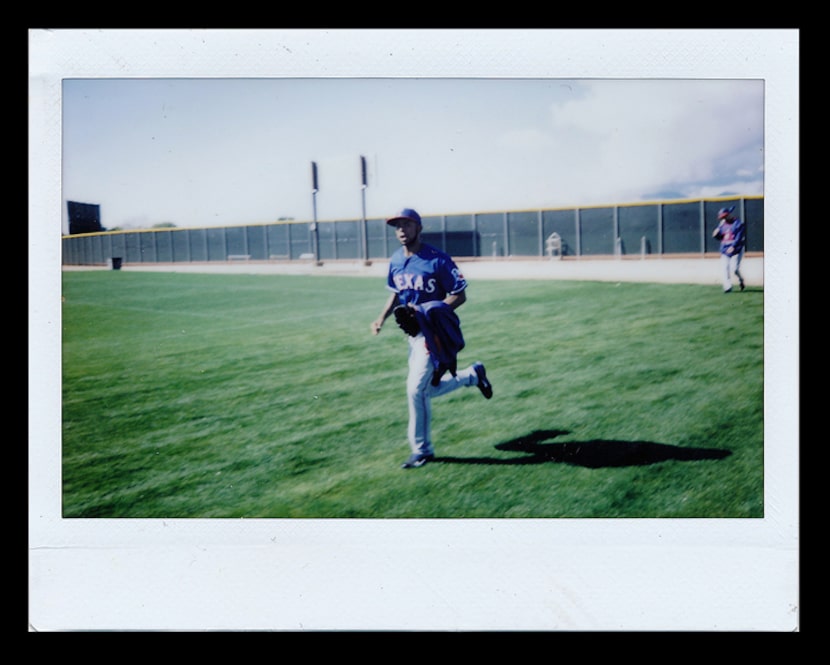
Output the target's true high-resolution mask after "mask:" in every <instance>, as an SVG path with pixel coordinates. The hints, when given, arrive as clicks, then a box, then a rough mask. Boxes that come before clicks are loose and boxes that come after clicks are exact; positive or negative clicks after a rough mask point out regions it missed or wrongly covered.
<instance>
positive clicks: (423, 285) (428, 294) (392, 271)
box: [386, 245, 467, 305]
mask: <svg viewBox="0 0 830 665" xmlns="http://www.w3.org/2000/svg"><path fill="white" fill-rule="evenodd" d="M386 285H387V287H388V288H389V289H390V290H391V291H394V292H395V293H397V294H398V300H399V301H400V303H401V304H402V305H410V304H411V305H420V304H423V303H426V302H431V301H433V300H443V299H444V298H446V297H447V295H455V294H457V293H461V292H462V291H463V290H464V289H466V288H467V280H465V279H464V275H462V274H461V271H460V270H459V269H458V266H457V265H456V264H455V262H454V261H453V260H452V258H451V257H450V256H449V255H448V254H445V253H444V252H442V251H440V250H438V249H436V248H435V247H432V246H431V245H421V249H420V250H419V251H418V253H417V254H413V255H412V256H406V255H405V254H404V250H403V247H400V248H398V249H397V250H396V251H395V253H394V254H392V257H391V258H390V259H389V276H388V277H387V281H386Z"/></svg>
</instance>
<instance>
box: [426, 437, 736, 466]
mask: <svg viewBox="0 0 830 665" xmlns="http://www.w3.org/2000/svg"><path fill="white" fill-rule="evenodd" d="M563 434H568V432H567V431H563V430H536V431H534V432H531V433H530V434H528V435H526V436H521V437H519V438H517V439H512V440H511V441H505V442H504V443H499V444H496V446H495V448H496V450H503V451H509V452H518V453H525V456H523V457H512V458H508V459H502V458H498V457H436V458H435V462H443V463H445V464H510V465H516V464H545V463H547V462H553V463H560V464H571V465H574V466H583V467H586V468H589V469H600V468H606V467H620V466H645V465H648V464H657V463H658V462H666V461H670V460H672V461H682V462H693V461H699V460H717V459H723V458H724V457H728V456H729V455H731V454H732V453H731V451H729V450H721V449H717V448H686V447H682V446H672V445H668V444H665V443H653V442H651V441H613V440H612V441H607V440H601V439H592V440H590V441H569V442H567V443H544V442H546V441H549V440H550V439H555V438H556V437H558V436H562V435H563Z"/></svg>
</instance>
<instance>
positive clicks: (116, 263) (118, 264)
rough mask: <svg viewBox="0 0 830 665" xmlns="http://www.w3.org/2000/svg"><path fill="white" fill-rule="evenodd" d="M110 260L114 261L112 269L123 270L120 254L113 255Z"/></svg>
mask: <svg viewBox="0 0 830 665" xmlns="http://www.w3.org/2000/svg"><path fill="white" fill-rule="evenodd" d="M110 262H111V263H112V269H113V270H121V257H120V256H113V257H112V259H110Z"/></svg>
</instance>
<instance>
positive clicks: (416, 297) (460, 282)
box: [371, 208, 493, 469]
mask: <svg viewBox="0 0 830 665" xmlns="http://www.w3.org/2000/svg"><path fill="white" fill-rule="evenodd" d="M386 223H387V224H389V225H391V226H394V227H395V235H396V237H397V238H398V241H399V242H400V244H401V246H400V247H399V248H398V249H396V250H395V252H394V253H393V255H392V257H391V258H390V260H389V273H388V276H387V283H386V286H387V288H388V289H389V290H390V291H392V294H391V295H390V296H389V300H387V302H386V305H385V306H384V308H383V310H382V311H381V313H380V316H378V318H377V319H375V320H374V321H373V322H372V324H371V331H372V334H374V335H377V334H379V333H380V331H381V328H382V327H383V324H384V322H385V321H386V319H388V318H389V317H390V316H393V315H394V318H395V320H396V323H397V324H398V326H399V327H400V328H401V329H402V330H403V331H404V332H406V333H407V339H408V341H409V373H408V376H407V380H406V396H407V401H408V405H409V426H408V430H407V436H408V439H409V447H410V452H411V454H410V456H409V458H408V459H407V460H406V461H405V462H404V463H403V465H402V468H404V469H417V468H419V467H421V466H423V465H424V464H426V463H427V462H431V461H432V460H434V459H435V449H434V446H433V442H432V438H431V432H430V428H431V421H432V399H433V398H434V397H439V396H441V395H446V394H448V393H450V392H452V391H454V390H457V389H458V388H462V387H469V386H478V389H479V390H480V391H481V393H482V394H483V395H484V397H486V398H487V399H490V398H491V397H492V396H493V387H492V385H491V384H490V381H489V380H488V378H487V373H486V371H485V369H484V365H483V364H482V363H480V362H476V363H473V364H472V365H470V366H469V367H467V368H465V369H462V370H457V368H456V363H455V357H456V354H457V353H458V351H460V350H461V349H463V348H464V339H463V335H462V334H461V328H460V322H459V320H458V316H457V315H456V313H455V310H457V309H458V308H459V307H460V306H461V305H463V304H464V302H466V300H467V294H466V289H467V281H466V280H465V279H464V276H463V275H462V274H461V271H460V270H459V269H458V266H457V265H456V264H455V262H454V261H453V259H452V258H451V257H450V256H449V255H448V254H445V253H444V252H442V251H440V250H438V249H436V248H435V247H432V246H431V245H427V244H425V243H423V242H422V241H421V232H422V230H423V225H422V223H421V216H420V215H419V214H418V213H417V212H416V211H415V210H413V209H412V208H404V209H403V210H402V211H401V212H400V213H399V214H398V215H395V216H394V217H390V218H389V219H387V220H386Z"/></svg>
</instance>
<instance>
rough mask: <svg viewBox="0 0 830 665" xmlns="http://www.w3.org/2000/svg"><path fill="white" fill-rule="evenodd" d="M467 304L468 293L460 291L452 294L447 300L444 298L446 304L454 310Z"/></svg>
mask: <svg viewBox="0 0 830 665" xmlns="http://www.w3.org/2000/svg"><path fill="white" fill-rule="evenodd" d="M465 302H467V291H466V290H465V291H459V292H458V293H451V294H449V295H448V296H447V297H446V298H444V303H445V304H447V305H449V306H450V307H452V308H453V309H458V308H459V307H461V305H463V304H464V303H465Z"/></svg>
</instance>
